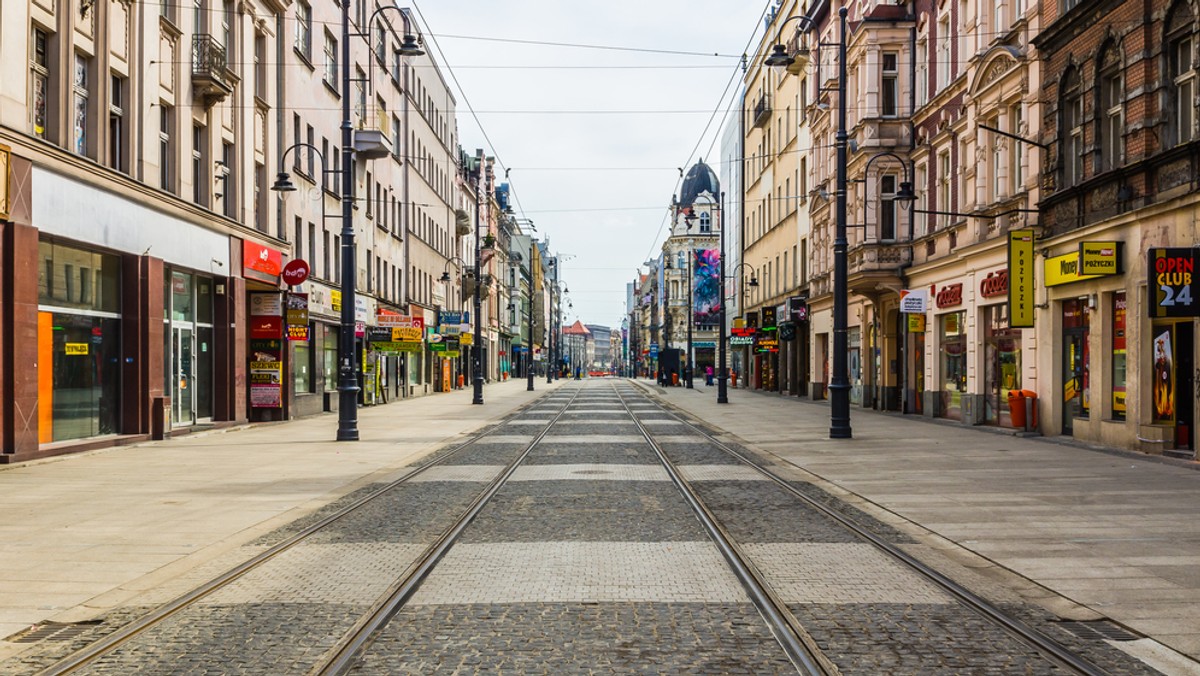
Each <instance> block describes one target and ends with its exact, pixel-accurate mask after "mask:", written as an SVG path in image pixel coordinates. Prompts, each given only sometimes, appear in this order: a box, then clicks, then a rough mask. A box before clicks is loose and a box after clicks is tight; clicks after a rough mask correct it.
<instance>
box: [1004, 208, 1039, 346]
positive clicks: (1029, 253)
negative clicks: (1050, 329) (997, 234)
mask: <svg viewBox="0 0 1200 676" xmlns="http://www.w3.org/2000/svg"><path fill="white" fill-rule="evenodd" d="M1033 291H1034V286H1033V231H1032V230H1024V229H1022V230H1010V231H1009V233H1008V325H1009V327H1010V328H1014V329H1019V328H1029V327H1032V326H1033V310H1034V305H1035V301H1034V297H1033Z"/></svg>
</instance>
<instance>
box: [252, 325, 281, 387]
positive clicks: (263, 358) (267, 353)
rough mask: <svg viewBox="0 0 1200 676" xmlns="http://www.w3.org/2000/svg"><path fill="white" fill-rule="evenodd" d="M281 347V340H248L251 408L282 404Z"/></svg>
mask: <svg viewBox="0 0 1200 676" xmlns="http://www.w3.org/2000/svg"><path fill="white" fill-rule="evenodd" d="M277 319H278V318H277ZM283 349H284V348H283V342H282V341H281V340H278V339H275V340H263V339H252V340H251V341H250V354H249V357H250V364H249V366H250V368H249V377H250V406H251V407H252V408H280V407H282V406H283Z"/></svg>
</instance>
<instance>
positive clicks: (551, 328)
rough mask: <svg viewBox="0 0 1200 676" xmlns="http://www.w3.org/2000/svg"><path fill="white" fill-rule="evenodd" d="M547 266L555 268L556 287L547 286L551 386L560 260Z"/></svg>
mask: <svg viewBox="0 0 1200 676" xmlns="http://www.w3.org/2000/svg"><path fill="white" fill-rule="evenodd" d="M547 265H549V266H550V267H551V268H554V285H553V286H551V285H549V284H547V285H546V286H547V288H548V293H547V294H546V298H547V302H548V303H549V304H550V307H549V308H548V310H549V312H547V313H546V315H547V317H546V320H547V322H548V323H549V324H550V325H549V326H547V327H546V384H547V385H549V384H551V383H553V382H554V368H555V363H554V305H555V304H554V296H555V295H556V294H557V293H558V259H557V258H551V259H550V261H549V262H548V263H547ZM560 304H561V302H560Z"/></svg>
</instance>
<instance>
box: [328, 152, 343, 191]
mask: <svg viewBox="0 0 1200 676" xmlns="http://www.w3.org/2000/svg"><path fill="white" fill-rule="evenodd" d="M330 166H331V168H332V169H333V174H332V176H333V191H334V192H336V193H339V194H340V193H341V192H342V149H341V148H339V147H337V146H334V147H333V162H332V164H331V165H330Z"/></svg>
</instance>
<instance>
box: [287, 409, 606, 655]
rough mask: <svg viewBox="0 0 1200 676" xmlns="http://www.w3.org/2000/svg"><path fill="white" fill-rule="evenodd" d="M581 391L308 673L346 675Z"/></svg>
mask: <svg viewBox="0 0 1200 676" xmlns="http://www.w3.org/2000/svg"><path fill="white" fill-rule="evenodd" d="M582 390H583V388H582V387H577V388H576V389H575V393H574V395H572V397H571V400H570V401H568V402H567V403H566V404H565V405H564V406H563V407H562V409H561V410H559V412H558V413H557V414H555V416H554V418H553V419H552V420H551V421H550V423H549V424H547V425H546V427H545V428H543V429H542V431H541V432H539V433H538V434H537V436H535V437H534V438H533V441H531V442H530V443H529V445H528V446H526V447H525V450H524V451H522V452H521V455H520V456H518V457H517V459H516V460H514V461H513V462H511V463H510V464H509V465H508V467H507V468H505V470H504V471H503V472H501V473H500V474H499V475H497V476H496V477H495V478H493V479H492V481H491V482H490V483H488V485H487V487H486V488H484V490H482V491H481V492H480V493H479V495H478V496H476V498H475V500H474V501H473V502H472V503H471V505H470V506H469V507H468V508H467V510H466V511H465V512H464V513H463V515H462V516H460V517H459V518H458V520H457V521H455V522H454V524H453V525H451V526H450V527H449V528H447V529H446V531H445V532H443V533H442V535H441V536H439V537H438V539H437V540H435V541H434V542H433V543H432V544H431V545H430V546H429V547H427V548H426V549H425V551H424V552H423V553H422V554H421V556H420V557H418V558H417V559H416V561H414V563H413V564H412V565H410V566H409V570H410V571H411V572H409V573H408V574H406V575H404V576H402V577H401V578H399V580H397V582H396V583H395V584H393V585H392V586H391V587H390V588H389V590H388V592H386V594H385V595H381V598H383V600H382V601H381V602H380V603H379V604H378V605H377V606H376V608H375V610H374V611H372V612H371V613H370V614H369V615H366V616H364V618H363V619H361V620H359V622H358V624H357V625H356V626H355V627H354V628H353V629H351V630H350V631H349V632H347V634H346V635H345V636H344V637H343V638H342V640H341V641H339V642H338V644H337V645H335V646H334V647H333V648H331V649H330V650H328V651H326V653H325V654H326V655H328V656H329V657H327V658H326V660H325V664H323V665H317V666H316V667H314V668H313V669H312V670H310V671H309V674H313V675H317V674H320V675H321V676H334V675H338V674H345V673H347V672H349V671H350V670H351V669H352V668H353V667H354V666H355V664H356V662H357V660H358V659H359V655H360V654H361V653H362V651H363V650H364V649H365V648H367V647H368V646H370V644H371V642H372V641H373V640H374V638H375V637H376V636H377V635H378V633H379V631H380V630H382V629H383V628H384V627H385V626H386V625H387V623H388V622H389V621H390V620H391V619H392V617H393V616H395V615H396V613H398V612H400V609H401V608H403V607H404V604H405V603H407V602H408V600H409V599H410V598H412V595H413V594H415V593H416V591H417V589H419V588H420V586H421V583H423V582H424V581H425V578H427V577H428V576H429V573H431V572H432V571H433V569H434V567H435V566H437V564H438V563H439V562H440V561H441V560H442V557H444V556H445V555H446V552H448V551H450V548H451V547H453V546H454V544H455V543H456V542H458V539H459V537H460V536H461V535H462V532H463V531H464V530H466V528H467V526H469V525H470V524H471V522H472V521H474V520H475V517H476V516H478V515H479V512H481V511H482V510H483V508H484V507H485V506H487V503H488V502H489V501H491V499H492V498H493V497H494V496H495V495H496V493H498V492H499V491H500V489H501V488H503V487H504V484H506V483H507V482H508V479H509V477H511V476H512V475H513V473H514V472H516V471H517V468H518V467H520V465H521V463H522V462H524V461H525V458H526V457H528V455H529V453H530V451H532V450H533V449H534V447H536V446H537V445H538V444H539V443H541V441H542V439H543V438H544V437H545V436H546V434H547V433H548V432H549V431H550V430H551V429H553V427H554V425H555V424H556V423H558V421H559V419H560V418H562V417H563V415H564V414H566V412H567V409H568V408H570V406H571V404H572V403H574V401H575V399H576V398H577V397H578V396H579V393H580V392H581V391H582Z"/></svg>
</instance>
